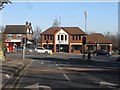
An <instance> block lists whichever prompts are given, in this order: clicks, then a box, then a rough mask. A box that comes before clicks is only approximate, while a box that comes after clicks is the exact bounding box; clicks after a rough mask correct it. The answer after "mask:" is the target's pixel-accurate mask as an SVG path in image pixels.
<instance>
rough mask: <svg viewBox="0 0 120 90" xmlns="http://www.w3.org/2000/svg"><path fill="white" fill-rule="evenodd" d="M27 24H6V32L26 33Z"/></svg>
mask: <svg viewBox="0 0 120 90" xmlns="http://www.w3.org/2000/svg"><path fill="white" fill-rule="evenodd" d="M26 32H27V30H26V25H6V27H5V31H4V32H3V33H4V34H26Z"/></svg>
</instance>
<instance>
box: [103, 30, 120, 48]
mask: <svg viewBox="0 0 120 90" xmlns="http://www.w3.org/2000/svg"><path fill="white" fill-rule="evenodd" d="M105 36H106V37H107V38H108V39H109V40H110V41H111V42H112V44H113V45H112V46H113V49H118V47H119V44H118V41H119V40H120V38H119V35H118V34H111V33H110V32H109V31H108V32H107V33H105Z"/></svg>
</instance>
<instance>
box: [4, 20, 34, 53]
mask: <svg viewBox="0 0 120 90" xmlns="http://www.w3.org/2000/svg"><path fill="white" fill-rule="evenodd" d="M32 34H33V30H32V26H31V23H28V22H26V24H25V25H6V27H5V30H4V32H3V39H4V42H5V45H6V46H7V51H9V52H12V51H13V50H14V47H15V48H16V47H17V48H20V47H21V46H22V38H23V37H25V38H27V39H28V41H29V40H32Z"/></svg>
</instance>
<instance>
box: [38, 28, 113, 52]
mask: <svg viewBox="0 0 120 90" xmlns="http://www.w3.org/2000/svg"><path fill="white" fill-rule="evenodd" d="M83 36H85V37H86V38H87V39H86V45H85V51H87V50H97V49H105V50H107V51H111V50H112V43H111V41H110V40H108V39H107V38H106V37H105V36H104V35H102V34H100V33H99V34H98V33H95V34H92V35H87V34H86V33H85V32H83V30H81V29H80V28H79V27H50V28H48V29H47V30H45V31H44V32H42V33H41V39H40V46H41V47H45V48H50V49H52V50H53V51H54V52H68V53H82V50H83V49H82V47H83V45H82V38H83Z"/></svg>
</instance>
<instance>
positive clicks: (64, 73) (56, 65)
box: [54, 61, 71, 81]
mask: <svg viewBox="0 0 120 90" xmlns="http://www.w3.org/2000/svg"><path fill="white" fill-rule="evenodd" d="M54 63H55V65H56V66H57V67H58V69H59V70H60V71H61V72H62V69H61V67H59V65H58V64H57V63H56V62H55V61H54ZM62 74H63V76H64V77H65V78H66V79H67V80H68V81H71V80H70V79H69V77H68V76H67V75H66V74H65V73H64V72H62Z"/></svg>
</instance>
